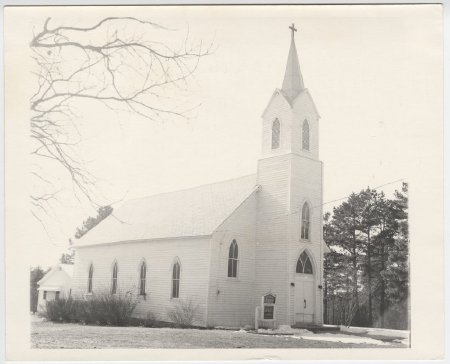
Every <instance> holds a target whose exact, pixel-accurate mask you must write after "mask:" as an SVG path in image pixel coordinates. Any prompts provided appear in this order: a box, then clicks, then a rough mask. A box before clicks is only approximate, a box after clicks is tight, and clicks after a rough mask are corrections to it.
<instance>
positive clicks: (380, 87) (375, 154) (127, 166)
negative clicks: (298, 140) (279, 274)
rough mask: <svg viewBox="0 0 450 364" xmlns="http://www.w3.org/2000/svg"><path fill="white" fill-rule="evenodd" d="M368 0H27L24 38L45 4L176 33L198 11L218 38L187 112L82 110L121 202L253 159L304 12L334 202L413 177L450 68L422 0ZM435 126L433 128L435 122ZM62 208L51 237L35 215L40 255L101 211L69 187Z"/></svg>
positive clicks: (205, 28) (88, 140)
mask: <svg viewBox="0 0 450 364" xmlns="http://www.w3.org/2000/svg"><path fill="white" fill-rule="evenodd" d="M369 9H370V7H368V6H361V7H359V6H352V7H351V8H350V7H347V6H344V7H336V6H330V7H317V6H299V7H284V6H277V7H268V6H266V7H234V8H233V7H226V8H224V7H210V8H206V7H182V8H180V7H168V8H163V7H158V8H150V7H139V8H122V9H118V8H116V9H113V8H106V7H103V8H101V9H100V11H95V8H93V7H92V8H87V7H86V8H76V9H69V8H65V9H62V8H60V9H56V8H46V9H37V10H36V9H35V10H34V11H24V12H23V13H22V14H21V15H22V16H21V17H20V20H18V22H19V23H20V24H18V25H17V27H18V28H19V27H20V32H19V33H20V34H18V35H17V41H16V43H17V49H16V50H15V52H18V53H17V54H19V53H20V54H22V55H24V56H25V55H27V56H28V57H29V51H28V49H29V48H28V42H29V40H30V38H31V36H32V31H33V27H34V29H35V30H36V29H38V28H39V26H40V25H41V24H42V23H43V22H44V20H45V17H46V16H52V18H53V19H55V21H56V19H58V21H61V22H64V23H67V25H87V24H92V23H94V22H96V21H97V20H99V19H101V18H103V17H107V16H112V15H119V14H120V15H122V16H124V15H131V16H137V17H140V18H145V19H150V20H152V21H155V22H159V23H161V24H164V25H166V26H168V27H170V28H173V29H177V30H176V31H173V32H171V37H174V34H175V35H176V36H178V34H179V37H180V39H183V38H184V37H185V35H186V29H187V24H189V34H190V37H192V39H202V40H204V41H205V42H211V41H213V42H214V46H215V52H214V53H213V54H212V55H210V56H208V57H205V58H203V59H202V60H201V63H200V66H199V68H198V70H197V72H196V74H195V79H193V80H191V82H190V86H189V87H190V93H191V94H190V95H191V102H192V104H193V105H197V104H199V103H201V106H199V107H198V109H197V110H196V115H195V117H193V118H191V119H190V120H175V119H174V120H168V121H166V122H164V123H154V122H150V121H148V120H145V119H142V118H139V117H137V116H133V115H127V117H126V118H124V115H119V118H120V120H118V117H117V115H116V114H115V113H112V112H109V111H108V110H104V109H102V108H101V106H98V109H94V108H92V106H89V108H87V109H84V110H81V112H80V123H81V124H82V125H85V126H86V125H88V126H89V127H85V129H84V130H85V132H86V135H85V141H84V143H83V146H82V148H83V152H82V153H83V155H84V156H85V158H86V159H87V160H89V164H88V166H89V168H90V170H91V171H92V172H93V173H94V174H95V175H96V176H97V177H98V178H99V184H98V187H99V189H100V190H102V191H103V194H104V201H105V202H108V201H109V202H114V201H120V200H123V199H128V198H134V197H139V196H145V195H150V194H155V193H160V192H165V191H173V190H177V189H181V188H186V187H191V186H195V185H199V184H205V183H210V182H215V181H220V180H224V179H229V178H234V177H239V176H241V175H245V174H251V173H255V172H256V161H257V159H258V157H259V153H260V144H261V114H262V112H263V110H264V108H265V107H266V105H267V103H268V101H269V99H270V97H271V95H272V93H273V91H274V90H275V88H279V87H281V83H282V80H283V75H284V69H285V64H286V60H287V54H288V50H289V42H290V31H289V29H288V26H289V25H290V24H291V23H295V24H296V27H297V28H298V32H297V33H296V44H297V50H298V52H299V60H300V66H301V72H302V75H303V79H304V83H305V87H306V88H308V89H309V91H310V93H311V95H312V97H313V99H314V101H315V103H316V106H317V108H318V111H319V114H320V116H321V119H320V134H319V135H320V139H319V142H320V147H319V148H320V159H321V160H322V161H323V162H324V196H323V197H324V202H328V201H332V200H335V199H339V198H342V197H345V196H347V195H348V194H349V193H351V192H352V191H359V190H361V189H363V188H365V187H367V186H371V187H375V186H379V185H384V184H386V183H389V182H392V181H398V180H399V179H403V178H404V179H406V180H408V178H409V176H410V174H411V173H412V171H417V168H420V165H418V161H419V160H420V155H421V154H422V153H426V151H427V147H428V146H427V145H426V143H427V142H428V140H430V139H429V138H427V137H426V133H427V132H428V131H427V130H424V125H426V121H427V119H430V118H435V116H436V115H437V114H433V113H434V111H435V108H437V107H439V102H440V101H441V100H434V99H433V98H432V96H431V95H432V94H433V91H434V89H435V87H436V80H438V79H439V76H440V73H439V72H440V70H439V69H436V68H435V66H436V57H435V55H433V54H427V53H426V52H423V49H425V48H426V46H427V45H429V44H430V42H432V41H434V40H433V39H434V38H433V31H432V29H433V28H432V27H430V23H429V22H428V19H427V18H426V17H420V16H419V12H420V10H419V9H417V11H416V10H412V11H408V12H405V11H403V10H401V9H399V8H398V7H389V9H388V8H386V7H381V6H378V7H377V10H376V11H374V10H373V9H371V10H369ZM160 40H162V41H164V39H160ZM25 64H27V65H28V66H29V67H31V65H32V64H31V63H25ZM438 66H439V65H438ZM28 75H29V74H28ZM27 82H29V84H28V86H29V87H30V91H32V90H33V87H34V89H35V87H36V85H35V84H34V85H33V82H36V80H35V79H34V80H33V78H32V77H29V80H27ZM28 99H29V98H28ZM26 100H27V99H25V101H26ZM436 127H439V126H436ZM429 128H431V129H432V130H431V131H430V132H433V133H434V132H436V129H435V126H433V125H431V126H429ZM423 143H425V145H424V144H423ZM418 145H420V146H421V147H420V148H419V147H418ZM400 187H401V182H396V183H394V184H391V185H388V186H386V187H383V189H385V190H386V193H387V194H388V195H391V194H392V191H393V190H394V189H399V188H400ZM117 205H120V203H118V204H117ZM333 205H335V203H332V204H328V205H326V206H325V211H326V210H327V209H328V208H330V209H331V208H332V206H333ZM58 214H59V216H61V222H60V224H59V228H58V231H54V232H53V233H52V240H51V241H49V238H48V236H47V235H46V234H45V233H43V232H42V229H41V228H40V226H39V225H38V224H34V225H32V228H30V229H29V231H28V234H29V237H30V241H33V244H32V246H31V251H30V253H31V254H30V256H31V257H32V258H31V261H30V264H33V265H36V264H41V265H44V266H48V265H51V264H54V263H56V261H57V258H58V257H59V255H60V254H61V251H62V250H64V249H63V247H64V245H65V244H66V242H67V239H68V238H69V237H72V236H73V234H74V232H75V228H76V227H77V226H80V225H81V223H82V221H83V220H84V219H85V218H86V217H87V216H89V215H90V214H92V211H90V210H89V209H88V208H79V207H77V205H76V203H75V201H73V204H72V206H69V204H67V203H66V204H65V205H64V206H60V207H59V211H58Z"/></svg>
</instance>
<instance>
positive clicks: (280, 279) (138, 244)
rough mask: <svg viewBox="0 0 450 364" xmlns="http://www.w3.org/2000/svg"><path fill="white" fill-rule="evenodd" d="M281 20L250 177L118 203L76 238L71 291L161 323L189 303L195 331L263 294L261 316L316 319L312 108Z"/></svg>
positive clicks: (280, 321)
mask: <svg viewBox="0 0 450 364" xmlns="http://www.w3.org/2000/svg"><path fill="white" fill-rule="evenodd" d="M290 28H291V32H292V34H291V44H290V49H289V55H288V60H287V66H286V71H285V75H284V80H283V85H282V88H281V89H276V90H275V91H274V93H273V95H272V97H271V99H270V100H269V103H268V105H267V107H266V109H265V110H264V112H263V115H262V130H263V133H262V154H261V157H260V159H259V160H258V161H257V171H256V174H253V175H248V176H243V177H239V178H235V179H232V180H228V181H223V182H218V183H213V184H208V185H203V186H199V187H195V188H191V189H186V190H181V191H176V192H172V193H164V194H159V195H156V196H150V197H146V198H140V199H134V200H130V201H128V202H125V203H124V204H123V205H122V206H121V207H119V208H118V209H116V210H115V211H114V216H109V217H108V218H106V219H105V220H104V221H103V222H101V223H100V224H99V225H98V226H96V227H95V228H93V229H92V230H91V231H90V232H89V233H87V234H86V235H85V236H84V237H83V238H81V239H80V240H79V241H78V242H77V243H76V245H75V249H76V260H75V267H74V274H73V282H72V295H78V296H81V295H83V296H86V295H91V294H95V293H96V292H109V294H123V293H124V292H129V293H131V294H135V295H136V296H137V297H138V300H139V304H138V306H137V308H136V310H135V315H136V316H142V317H145V316H146V314H147V312H152V313H153V314H155V315H156V316H157V318H158V319H159V320H163V321H169V318H168V316H167V311H168V310H169V309H170V308H171V307H173V305H175V304H176V303H177V302H180V301H188V300H189V301H191V302H193V303H194V304H196V305H197V307H198V309H197V314H196V321H195V324H197V325H200V326H207V327H212V326H229V327H243V326H245V325H251V326H253V325H254V323H255V310H256V308H257V307H261V306H263V305H264V301H265V302H266V307H261V309H260V310H261V311H260V315H259V316H258V318H259V319H261V322H262V323H264V322H266V323H267V322H269V323H270V322H271V323H272V324H275V325H295V324H297V325H298V324H303V323H314V324H321V323H322V283H323V255H324V253H326V252H327V250H328V248H327V247H326V245H325V244H324V242H323V238H322V180H323V165H322V162H321V161H320V160H319V159H318V153H319V135H318V129H319V128H318V123H319V114H318V112H317V110H316V107H315V105H314V102H313V100H312V98H311V95H310V93H309V92H308V90H307V89H306V88H305V86H304V83H303V79H302V74H301V72H300V65H299V61H298V56H297V50H296V46H295V40H294V31H295V28H294V27H293V26H292V27H290ZM280 71H281V70H280ZM264 296H265V300H264V299H263V297H264Z"/></svg>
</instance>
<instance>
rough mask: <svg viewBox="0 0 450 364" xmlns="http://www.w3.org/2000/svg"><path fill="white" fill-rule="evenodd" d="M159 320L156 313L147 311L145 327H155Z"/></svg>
mask: <svg viewBox="0 0 450 364" xmlns="http://www.w3.org/2000/svg"><path fill="white" fill-rule="evenodd" d="M157 321H158V319H157V317H156V315H155V314H154V313H153V312H151V311H147V315H146V316H145V320H144V326H145V327H154V326H155V324H156V322H157Z"/></svg>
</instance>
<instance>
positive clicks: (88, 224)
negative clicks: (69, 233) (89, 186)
mask: <svg viewBox="0 0 450 364" xmlns="http://www.w3.org/2000/svg"><path fill="white" fill-rule="evenodd" d="M112 212H113V208H112V207H111V206H102V207H100V208H99V209H98V210H97V216H95V217H91V216H89V217H88V218H87V219H86V220H85V221H83V226H82V227H81V228H77V231H76V232H75V238H77V239H80V238H81V237H82V236H83V235H84V234H86V233H87V232H88V231H89V230H91V229H92V228H93V227H95V226H97V225H98V224H99V223H100V222H101V221H103V220H104V219H106V218H107V217H108V216H109V215H111V213H112Z"/></svg>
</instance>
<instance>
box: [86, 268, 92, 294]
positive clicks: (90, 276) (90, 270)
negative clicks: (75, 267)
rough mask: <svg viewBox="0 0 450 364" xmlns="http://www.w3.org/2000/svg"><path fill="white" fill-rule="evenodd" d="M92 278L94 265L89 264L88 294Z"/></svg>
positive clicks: (90, 291)
mask: <svg viewBox="0 0 450 364" xmlns="http://www.w3.org/2000/svg"><path fill="white" fill-rule="evenodd" d="M93 276H94V265H93V264H91V265H90V266H89V273H88V289H87V291H88V293H92V277H93Z"/></svg>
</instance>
